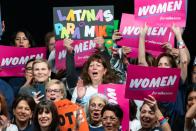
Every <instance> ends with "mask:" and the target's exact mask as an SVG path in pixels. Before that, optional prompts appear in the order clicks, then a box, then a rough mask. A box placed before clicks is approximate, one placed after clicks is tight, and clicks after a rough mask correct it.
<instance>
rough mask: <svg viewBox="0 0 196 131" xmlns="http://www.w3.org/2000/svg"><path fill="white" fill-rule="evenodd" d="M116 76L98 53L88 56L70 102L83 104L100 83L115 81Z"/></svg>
mask: <svg viewBox="0 0 196 131" xmlns="http://www.w3.org/2000/svg"><path fill="white" fill-rule="evenodd" d="M117 82H118V77H117V76H116V75H115V74H114V72H112V70H111V66H110V64H109V63H108V61H106V59H105V58H104V57H103V56H102V55H100V54H94V55H92V56H90V57H89V59H88V60H87V62H86V63H85V65H84V67H83V71H82V74H81V79H80V80H79V81H78V83H77V86H76V88H75V90H74V92H73V95H72V102H77V103H79V104H81V105H82V106H85V105H86V103H87V102H88V101H89V98H90V97H91V96H92V95H93V94H96V93H97V92H98V86H99V85H100V84H107V83H117Z"/></svg>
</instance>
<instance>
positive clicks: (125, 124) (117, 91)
mask: <svg viewBox="0 0 196 131" xmlns="http://www.w3.org/2000/svg"><path fill="white" fill-rule="evenodd" d="M98 92H99V93H101V94H104V95H105V96H107V98H108V100H109V102H111V103H115V104H119V105H120V107H121V109H122V110H123V120H122V130H123V131H127V130H129V100H128V99H125V97H124V96H125V85H122V84H102V85H100V86H99V88H98Z"/></svg>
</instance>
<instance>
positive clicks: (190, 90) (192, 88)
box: [186, 84, 196, 105]
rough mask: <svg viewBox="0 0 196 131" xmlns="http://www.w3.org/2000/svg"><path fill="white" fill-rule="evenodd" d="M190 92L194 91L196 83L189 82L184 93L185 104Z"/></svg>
mask: <svg viewBox="0 0 196 131" xmlns="http://www.w3.org/2000/svg"><path fill="white" fill-rule="evenodd" d="M191 92H196V84H190V85H189V86H188V90H187V93H186V105H187V103H188V96H189V94H190V93H191Z"/></svg>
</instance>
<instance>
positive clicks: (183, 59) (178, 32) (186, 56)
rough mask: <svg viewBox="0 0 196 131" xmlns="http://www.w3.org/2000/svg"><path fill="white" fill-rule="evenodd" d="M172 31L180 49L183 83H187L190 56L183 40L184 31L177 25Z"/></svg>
mask: <svg viewBox="0 0 196 131" xmlns="http://www.w3.org/2000/svg"><path fill="white" fill-rule="evenodd" d="M172 31H173V32H174V34H175V37H176V40H177V48H178V49H179V57H180V63H179V64H180V69H181V78H182V80H183V82H185V80H186V78H187V70H188V63H189V61H190V54H189V51H188V48H187V47H186V45H185V43H184V41H183V39H182V33H181V32H182V30H181V28H180V27H177V26H176V25H173V26H172Z"/></svg>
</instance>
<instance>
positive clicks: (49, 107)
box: [33, 100, 59, 131]
mask: <svg viewBox="0 0 196 131" xmlns="http://www.w3.org/2000/svg"><path fill="white" fill-rule="evenodd" d="M33 118H34V127H35V130H36V131H58V123H59V119H58V112H57V109H56V106H55V105H54V103H53V102H52V101H47V100H46V101H45V100H44V101H41V102H40V103H39V104H38V105H36V108H35V112H34V116H33Z"/></svg>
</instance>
